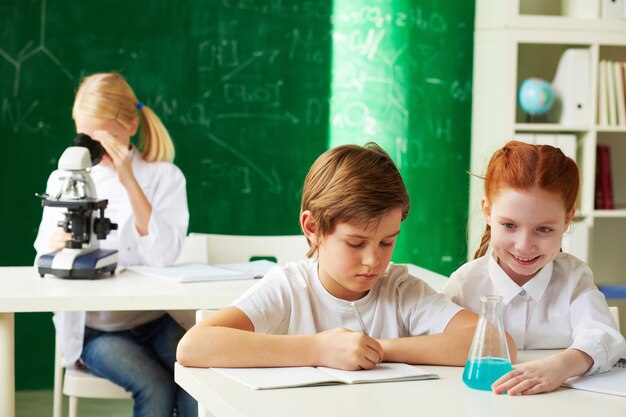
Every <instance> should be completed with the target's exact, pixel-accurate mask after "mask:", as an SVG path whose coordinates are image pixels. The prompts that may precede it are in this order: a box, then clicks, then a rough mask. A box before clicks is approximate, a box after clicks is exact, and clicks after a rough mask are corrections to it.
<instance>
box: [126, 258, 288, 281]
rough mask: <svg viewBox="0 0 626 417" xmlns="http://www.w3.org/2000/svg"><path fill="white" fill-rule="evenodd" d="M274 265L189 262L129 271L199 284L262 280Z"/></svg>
mask: <svg viewBox="0 0 626 417" xmlns="http://www.w3.org/2000/svg"><path fill="white" fill-rule="evenodd" d="M274 265H276V263H274V262H270V261H267V260H264V259H262V260H258V261H251V262H242V263H234V264H217V265H208V264H205V263H202V262H187V263H183V264H179V265H171V266H164V267H157V266H146V265H136V266H129V267H128V270H129V271H133V272H137V273H138V274H142V275H147V276H151V277H155V278H161V279H166V280H168V281H173V282H199V281H228V280H238V279H253V278H262V277H263V276H264V275H265V274H266V273H267V271H269V269H270V268H271V267H273V266H274Z"/></svg>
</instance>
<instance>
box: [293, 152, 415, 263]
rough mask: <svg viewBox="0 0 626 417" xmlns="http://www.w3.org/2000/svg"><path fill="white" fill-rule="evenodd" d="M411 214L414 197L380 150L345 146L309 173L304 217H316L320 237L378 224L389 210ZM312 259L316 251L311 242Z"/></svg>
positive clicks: (326, 154) (320, 159) (324, 156)
mask: <svg viewBox="0 0 626 417" xmlns="http://www.w3.org/2000/svg"><path fill="white" fill-rule="evenodd" d="M395 208H400V209H402V220H404V219H406V217H407V216H408V214H409V208H410V203H409V195H408V193H407V191H406V187H405V186H404V182H403V181H402V176H401V175H400V172H399V171H398V168H396V166H395V164H394V163H393V160H392V159H391V158H390V157H389V155H388V154H387V153H386V152H385V151H384V150H383V149H382V148H381V147H380V146H378V145H377V144H375V143H373V142H369V143H367V144H365V145H364V146H358V145H342V146H337V147H336V148H333V149H330V150H328V151H326V152H324V153H323V154H322V155H320V156H319V157H318V158H317V160H316V161H315V162H314V163H313V165H312V166H311V169H309V173H308V174H307V176H306V178H305V180H304V187H303V190H302V205H301V210H300V213H301V214H302V212H304V211H305V210H309V211H311V213H312V215H313V217H314V219H315V222H316V233H317V234H319V235H320V236H324V235H328V234H331V233H333V231H334V230H335V226H336V225H337V224H338V223H350V224H357V225H370V224H375V223H376V222H377V221H378V220H380V218H381V217H382V216H384V215H385V214H387V213H388V212H389V211H390V210H392V209H395ZM309 246H311V249H310V250H309V252H308V253H307V256H309V257H310V256H312V255H313V254H314V253H315V251H316V250H317V246H315V245H313V244H312V243H311V242H309Z"/></svg>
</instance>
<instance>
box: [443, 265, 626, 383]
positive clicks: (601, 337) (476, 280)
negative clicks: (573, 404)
mask: <svg viewBox="0 0 626 417" xmlns="http://www.w3.org/2000/svg"><path fill="white" fill-rule="evenodd" d="M443 293H444V294H446V295H447V296H448V297H450V299H451V300H452V301H454V302H455V303H457V304H459V305H461V306H463V307H465V308H467V309H468V310H471V311H474V312H476V313H479V314H480V297H481V296H483V295H487V294H496V295H500V296H502V321H503V324H504V329H505V330H506V331H507V332H508V333H509V334H510V335H511V337H513V340H515V344H516V345H517V348H518V349H559V348H561V349H562V348H573V349H578V350H581V351H583V352H585V353H587V354H588V355H589V356H591V357H592V358H593V361H594V365H593V366H592V368H591V369H590V370H589V371H588V372H587V373H588V374H591V373H595V372H604V371H608V370H609V369H610V368H611V366H612V365H613V364H614V363H615V362H616V361H617V359H619V358H620V356H621V355H622V354H623V353H624V352H625V351H626V343H625V342H624V338H623V336H622V335H621V334H620V332H619V331H618V330H617V329H616V326H615V323H614V322H613V318H612V316H611V313H610V312H609V309H608V306H607V304H606V300H605V298H604V295H603V294H602V293H601V292H600V291H599V290H598V288H597V287H596V286H595V285H594V283H593V273H592V272H591V269H589V266H587V264H586V263H584V262H582V261H581V260H579V259H577V258H576V257H574V256H572V255H570V254H567V253H559V254H558V255H557V257H556V258H555V259H554V261H552V262H550V263H548V264H547V265H546V266H544V267H543V268H542V269H541V270H540V271H539V272H538V273H537V275H535V276H534V277H533V278H532V279H531V280H530V281H528V282H527V283H526V284H524V285H523V286H521V287H520V286H519V285H517V284H516V283H515V282H513V280H512V279H511V278H510V277H509V276H508V275H507V274H506V272H504V270H503V269H502V268H501V267H500V265H498V262H497V260H496V259H495V255H493V254H491V253H490V254H488V255H485V256H483V257H481V258H478V259H475V260H473V261H471V262H468V263H466V264H465V265H463V266H461V267H460V268H459V269H458V270H457V271H455V272H454V273H453V274H452V275H451V276H450V279H449V280H448V282H447V283H446V285H445V287H444V289H443Z"/></svg>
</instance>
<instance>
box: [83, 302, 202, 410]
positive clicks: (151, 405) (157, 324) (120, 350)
mask: <svg viewBox="0 0 626 417" xmlns="http://www.w3.org/2000/svg"><path fill="white" fill-rule="evenodd" d="M184 333H185V331H184V330H183V328H182V327H180V326H179V325H178V323H176V322H175V321H174V320H173V319H172V318H171V317H170V316H169V314H165V315H164V316H162V317H159V318H158V319H156V320H154V321H151V322H149V323H146V324H143V325H141V326H138V327H135V328H134V329H131V330H125V331H119V332H103V331H100V330H95V329H92V328H90V327H86V328H85V340H84V345H83V352H82V354H81V359H82V361H83V362H84V363H85V365H86V366H87V368H88V369H89V370H90V371H91V372H92V373H93V374H94V375H97V376H100V377H103V378H106V379H108V380H110V381H112V382H114V383H115V384H117V385H119V386H121V387H123V388H124V389H126V390H127V391H130V392H131V393H132V394H133V400H134V409H133V416H134V417H172V416H173V415H174V410H176V417H196V416H197V415H198V403H197V402H196V401H195V400H194V399H193V398H192V397H191V396H190V395H189V394H187V393H186V392H185V390H183V389H182V388H181V387H179V386H178V385H177V384H176V383H175V382H174V362H175V361H176V346H177V345H178V342H179V340H180V338H181V337H183V334H184Z"/></svg>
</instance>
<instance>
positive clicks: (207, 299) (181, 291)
mask: <svg viewBox="0 0 626 417" xmlns="http://www.w3.org/2000/svg"><path fill="white" fill-rule="evenodd" d="M409 271H410V272H411V273H412V274H413V275H415V276H418V277H420V278H422V279H423V280H424V281H426V282H427V283H428V284H429V285H431V286H432V287H433V288H434V289H435V290H437V291H440V290H441V287H442V286H443V284H444V283H445V277H442V276H441V275H438V274H435V273H433V272H431V271H428V270H426V269H423V268H420V267H418V266H415V265H409ZM255 282H257V280H236V281H215V282H193V283H184V284H182V283H177V282H170V281H167V280H164V279H160V278H154V277H148V276H143V275H140V274H137V273H135V272H131V271H124V272H121V273H119V274H117V275H114V276H111V277H108V276H107V277H105V278H99V279H95V280H69V279H61V278H57V277H54V276H50V275H46V276H45V277H44V278H41V277H40V276H39V274H37V272H36V271H35V268H34V267H30V266H18V267H0V312H16V313H18V312H42V311H82V310H92V311H96V310H104V311H112V310H178V309H181V310H193V309H218V308H222V307H224V306H226V305H227V304H229V303H230V302H232V301H234V300H235V299H236V298H237V297H238V296H239V295H241V294H242V293H243V292H244V291H245V290H246V289H248V288H249V287H250V286H252V285H253V284H254V283H255Z"/></svg>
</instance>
